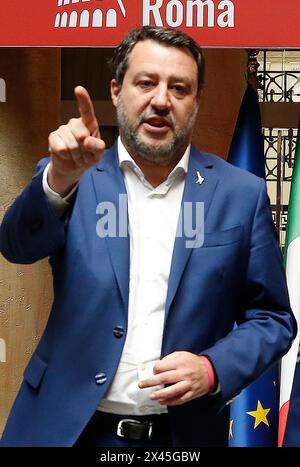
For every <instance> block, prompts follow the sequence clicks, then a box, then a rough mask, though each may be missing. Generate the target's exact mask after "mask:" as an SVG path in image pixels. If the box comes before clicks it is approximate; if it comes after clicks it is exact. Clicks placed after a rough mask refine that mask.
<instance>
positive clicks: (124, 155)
mask: <svg viewBox="0 0 300 467" xmlns="http://www.w3.org/2000/svg"><path fill="white" fill-rule="evenodd" d="M190 153H191V145H190V144H189V145H188V147H187V148H186V150H185V152H184V154H183V156H182V158H181V159H180V161H179V162H178V164H177V165H176V166H175V167H174V169H173V170H172V172H171V173H170V174H169V176H168V178H167V180H173V179H174V178H175V177H176V176H177V174H178V173H180V172H184V174H186V173H187V171H188V165H189V158H190ZM118 157H119V166H120V167H121V168H123V167H126V166H129V167H131V168H132V169H133V170H134V172H135V173H136V174H137V176H138V177H139V178H140V179H143V180H145V177H144V174H143V172H142V170H141V169H140V167H139V166H138V165H137V163H136V162H135V161H134V160H133V158H132V157H131V156H130V154H129V153H128V151H127V149H126V148H125V146H124V144H123V143H122V141H121V138H120V136H119V137H118Z"/></svg>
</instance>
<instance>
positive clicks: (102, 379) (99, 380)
mask: <svg viewBox="0 0 300 467" xmlns="http://www.w3.org/2000/svg"><path fill="white" fill-rule="evenodd" d="M106 380H107V378H106V374H105V373H99V374H98V375H96V376H95V382H96V384H98V385H101V384H104V383H106Z"/></svg>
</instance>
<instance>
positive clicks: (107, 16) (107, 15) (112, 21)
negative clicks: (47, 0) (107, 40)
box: [54, 0, 126, 28]
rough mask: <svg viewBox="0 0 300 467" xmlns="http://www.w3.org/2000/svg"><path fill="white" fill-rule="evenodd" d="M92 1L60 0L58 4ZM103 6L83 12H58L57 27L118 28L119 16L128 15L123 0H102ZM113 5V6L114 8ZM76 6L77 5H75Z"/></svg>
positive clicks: (87, 0) (55, 25)
mask: <svg viewBox="0 0 300 467" xmlns="http://www.w3.org/2000/svg"><path fill="white" fill-rule="evenodd" d="M79 1H82V2H90V1H91V0H58V6H65V5H70V4H73V3H79ZM101 6H102V8H96V9H95V10H94V11H88V10H83V11H81V12H79V13H78V12H77V11H75V10H73V11H69V12H67V11H64V12H62V13H57V15H56V17H55V23H54V27H55V28H59V27H60V28H76V27H80V28H88V27H89V26H92V27H93V28H102V27H106V28H116V27H118V17H119V16H120V15H121V16H123V17H124V18H125V17H126V9H125V7H124V3H123V1H122V0H110V1H108V0H102V2H101ZM112 7H113V8H112ZM73 8H75V5H74V7H73Z"/></svg>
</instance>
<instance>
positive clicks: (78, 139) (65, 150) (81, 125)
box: [48, 86, 105, 196]
mask: <svg viewBox="0 0 300 467" xmlns="http://www.w3.org/2000/svg"><path fill="white" fill-rule="evenodd" d="M75 96H76V99H77V103H78V109H79V114H80V117H79V118H72V119H71V120H69V122H68V123H67V124H66V125H61V126H60V127H59V128H58V129H57V130H56V131H53V132H52V133H50V135H49V152H50V155H51V159H52V164H51V166H50V168H49V171H48V184H49V186H50V188H52V190H54V191H55V192H56V193H59V194H60V195H61V196H65V195H66V194H67V193H68V192H69V191H70V190H71V188H72V187H73V186H74V185H76V183H78V181H79V180H80V177H81V176H82V175H83V174H84V172H85V171H86V170H87V169H89V168H91V167H93V166H94V165H96V164H97V162H98V161H99V160H100V159H101V157H102V155H103V152H104V149H105V143H104V141H103V140H102V139H101V135H100V131H99V126H98V122H97V118H96V116H95V111H94V107H93V103H92V101H91V98H90V96H89V94H88V92H87V90H86V89H85V88H83V87H82V86H77V87H76V88H75Z"/></svg>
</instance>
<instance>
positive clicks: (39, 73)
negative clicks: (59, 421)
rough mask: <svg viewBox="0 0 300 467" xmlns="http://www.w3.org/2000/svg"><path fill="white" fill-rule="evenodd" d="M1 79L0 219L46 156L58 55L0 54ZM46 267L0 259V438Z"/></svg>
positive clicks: (39, 325) (41, 317) (34, 329)
mask: <svg viewBox="0 0 300 467" xmlns="http://www.w3.org/2000/svg"><path fill="white" fill-rule="evenodd" d="M0 78H2V79H4V80H5V82H6V102H0V129H1V130H0V131H1V138H0V214H1V218H2V215H3V213H4V211H5V210H6V208H7V207H8V206H9V205H10V204H11V202H12V201H13V200H14V199H15V198H16V196H17V194H18V193H19V192H20V191H21V190H22V189H23V187H24V186H25V185H26V184H27V182H28V181H29V180H30V178H31V176H32V174H33V173H34V169H35V165H36V162H37V161H38V160H39V159H40V157H41V156H42V155H45V154H46V153H47V135H48V133H49V131H50V130H52V129H54V128H55V127H56V126H57V123H58V117H59V116H58V109H59V100H60V50H59V49H30V48H20V49H12V48H2V49H0ZM51 299H52V297H51V274H50V270H49V267H48V264H47V261H43V262H41V263H39V264H35V265H29V266H20V265H13V264H9V263H8V262H7V261H6V260H5V259H4V258H3V257H0V338H1V339H3V341H1V342H2V344H3V342H5V347H6V362H5V363H4V362H1V363H0V433H1V431H2V427H3V424H4V422H5V420H6V418H7V415H8V411H9V408H10V406H11V404H12V402H13V399H14V397H15V395H16V392H17V389H18V387H19V384H20V381H21V376H22V372H23V369H24V367H25V365H26V363H27V361H28V359H29V357H30V355H31V354H32V352H33V350H34V348H35V346H36V344H37V342H38V339H39V337H40V335H41V332H42V330H43V328H44V325H45V322H46V319H47V314H48V310H49V305H50V303H51Z"/></svg>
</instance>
